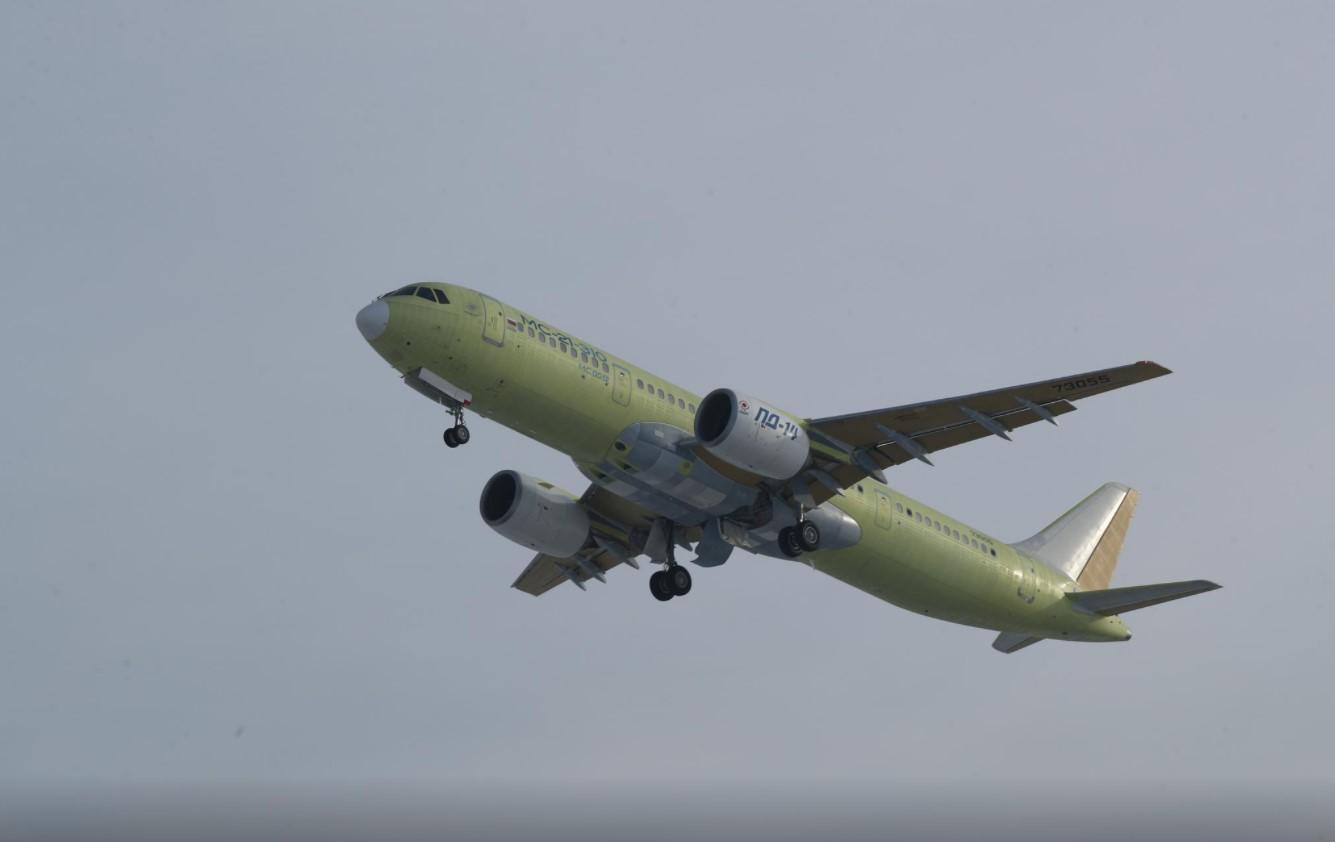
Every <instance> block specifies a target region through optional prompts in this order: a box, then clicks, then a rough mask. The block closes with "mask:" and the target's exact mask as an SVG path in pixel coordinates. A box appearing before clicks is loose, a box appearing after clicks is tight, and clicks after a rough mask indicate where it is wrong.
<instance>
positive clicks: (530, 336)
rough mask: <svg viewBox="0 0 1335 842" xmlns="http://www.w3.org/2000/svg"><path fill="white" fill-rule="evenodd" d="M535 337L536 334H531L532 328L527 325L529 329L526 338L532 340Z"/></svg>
mask: <svg viewBox="0 0 1335 842" xmlns="http://www.w3.org/2000/svg"><path fill="white" fill-rule="evenodd" d="M535 335H536V334H535V333H534V332H533V326H532V325H529V327H528V337H529V339H532V338H533V337H534V336H535Z"/></svg>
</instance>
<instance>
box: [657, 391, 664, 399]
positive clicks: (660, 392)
mask: <svg viewBox="0 0 1335 842" xmlns="http://www.w3.org/2000/svg"><path fill="white" fill-rule="evenodd" d="M663 397H664V395H663V390H662V389H659V390H658V399H659V400H662V399H663Z"/></svg>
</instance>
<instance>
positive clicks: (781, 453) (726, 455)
mask: <svg viewBox="0 0 1335 842" xmlns="http://www.w3.org/2000/svg"><path fill="white" fill-rule="evenodd" d="M695 437H696V438H697V439H699V441H700V444H702V445H704V446H705V448H706V449H708V450H709V452H710V453H713V454H714V455H715V456H717V457H718V458H720V459H722V460H723V461H725V462H727V463H728V464H730V465H736V466H737V467H739V468H744V469H746V470H748V471H750V472H751V473H754V474H760V475H761V476H762V477H769V478H770V479H779V480H783V479H790V478H792V477H793V476H795V475H796V474H797V472H798V471H800V470H802V466H803V465H805V464H806V463H807V457H808V456H809V455H810V452H811V443H810V442H808V441H807V431H806V430H805V429H803V428H802V425H801V424H799V423H798V422H797V420H796V419H794V418H790V417H789V416H788V415H786V414H784V413H782V412H780V411H779V410H777V409H775V408H774V407H773V406H771V405H769V404H765V403H763V402H761V401H758V400H756V399H755V398H752V397H750V396H748V395H739V394H737V393H736V392H734V391H733V390H732V389H715V390H714V391H712V392H710V393H709V394H708V395H705V399H704V400H702V401H700V409H699V410H698V411H697V412H696V413H695Z"/></svg>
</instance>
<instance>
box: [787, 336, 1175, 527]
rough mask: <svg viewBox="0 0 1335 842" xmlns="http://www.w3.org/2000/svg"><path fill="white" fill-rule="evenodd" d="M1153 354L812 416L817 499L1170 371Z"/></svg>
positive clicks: (1052, 416) (1004, 434)
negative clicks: (1050, 376) (1018, 382)
mask: <svg viewBox="0 0 1335 842" xmlns="http://www.w3.org/2000/svg"><path fill="white" fill-rule="evenodd" d="M1169 373H1170V372H1169V370H1168V369H1166V368H1164V367H1163V366H1161V365H1159V364H1158V363H1152V362H1138V363H1132V364H1131V365H1124V366H1119V367H1117V368H1105V369H1102V370H1101V371H1091V372H1085V373H1082V374H1073V375H1070V376H1067V377H1058V378H1056V379H1054V380H1041V381H1039V382H1037V383H1026V384H1024V385H1022V386H1011V387H1009V388H1005V389H993V390H991V391H989V392H976V393H974V394H972V395H960V396H959V397H954V398H944V399H942V400H936V401H927V402H926V403H914V404H906V405H904V406H893V407H890V408H888V409H874V410H871V411H870V412H856V413H853V414H851V415H835V416H831V417H829V418H815V419H811V420H809V421H808V422H807V434H808V435H809V436H810V437H811V440H812V443H813V447H814V449H815V450H816V451H817V456H818V457H820V458H819V462H820V463H823V464H818V467H819V468H821V469H822V470H821V473H823V474H824V476H822V475H821V474H817V475H816V478H817V479H818V480H819V481H820V485H819V486H816V487H814V489H813V496H814V497H815V498H816V500H817V502H819V501H820V500H824V499H829V497H830V496H832V495H833V494H836V493H838V492H837V491H836V490H835V489H836V488H847V487H848V486H850V485H853V484H854V483H856V482H858V481H859V480H861V479H862V478H863V477H866V476H875V477H877V478H878V479H880V478H882V477H883V475H882V474H881V471H882V470H883V469H885V468H889V467H893V466H895V465H899V464H902V463H904V462H909V461H912V460H914V459H918V460H921V461H923V462H926V463H927V464H929V465H930V464H931V460H930V459H929V458H928V455H929V454H932V453H935V452H936V451H938V450H944V449H946V448H947V447H954V446H955V445H959V444H964V443H965V442H969V441H973V440H974V439H980V438H985V437H987V436H992V435H995V436H1000V437H1001V438H1004V439H1009V438H1010V435H1009V434H1010V432H1011V431H1012V430H1014V429H1016V428H1018V427H1023V426H1026V425H1028V424H1033V423H1035V422H1037V421H1048V422H1051V423H1053V424H1056V423H1057V420H1056V419H1057V416H1059V415H1065V414H1066V413H1068V412H1074V411H1075V405H1074V404H1072V403H1071V402H1072V401H1077V400H1080V399H1082V398H1087V397H1090V396H1091V395H1098V394H1102V393H1103V392H1110V391H1112V390H1113V389H1120V388H1122V387H1123V386H1130V385H1131V384H1133V383H1140V382H1141V381H1144V380H1150V379H1153V378H1155V377H1161V376H1163V375H1165V374H1169Z"/></svg>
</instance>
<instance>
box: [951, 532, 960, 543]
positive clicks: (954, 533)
mask: <svg viewBox="0 0 1335 842" xmlns="http://www.w3.org/2000/svg"><path fill="white" fill-rule="evenodd" d="M951 537H952V538H954V539H955V540H956V541H958V540H959V539H960V534H959V532H956V531H955V530H951Z"/></svg>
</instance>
